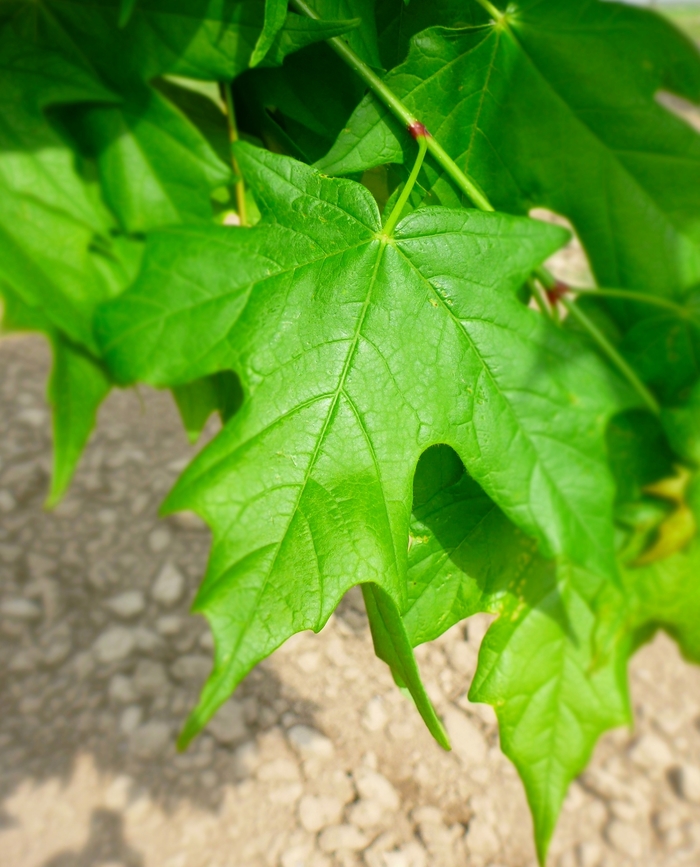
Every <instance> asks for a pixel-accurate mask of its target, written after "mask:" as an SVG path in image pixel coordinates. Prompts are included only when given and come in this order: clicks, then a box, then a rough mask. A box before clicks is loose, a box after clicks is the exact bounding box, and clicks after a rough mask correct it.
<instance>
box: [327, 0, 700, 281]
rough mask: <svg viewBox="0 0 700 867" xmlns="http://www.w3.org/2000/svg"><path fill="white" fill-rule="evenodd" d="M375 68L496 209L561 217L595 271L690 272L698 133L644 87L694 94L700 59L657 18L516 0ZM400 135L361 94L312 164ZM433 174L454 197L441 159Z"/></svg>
mask: <svg viewBox="0 0 700 867" xmlns="http://www.w3.org/2000/svg"><path fill="white" fill-rule="evenodd" d="M470 5H476V3H475V0H472V3H471V4H470ZM496 6H497V7H498V8H499V9H505V7H506V3H505V2H498V3H496ZM385 80H386V83H387V84H388V85H389V87H390V88H391V89H392V90H393V91H394V92H395V93H396V94H397V95H399V96H400V97H402V99H403V100H404V102H405V103H406V105H408V106H409V108H410V109H411V110H412V111H413V112H415V113H416V114H417V116H418V117H420V119H421V120H422V121H423V122H424V123H425V124H426V125H427V126H428V128H429V129H430V130H431V132H432V133H433V134H434V135H436V136H437V137H439V140H440V142H441V144H442V145H443V146H444V147H445V148H446V149H447V150H448V151H449V153H450V155H451V156H452V157H453V158H455V159H456V161H457V162H458V164H459V165H460V167H461V168H462V169H464V170H466V171H467V172H470V173H471V174H472V175H473V176H474V177H475V178H476V179H477V180H478V181H479V182H480V183H481V184H482V185H483V186H484V188H485V189H487V190H488V192H489V196H490V198H491V199H492V201H493V202H494V204H495V206H496V207H497V208H499V209H501V210H506V211H511V212H516V213H521V212H526V211H527V210H528V209H529V208H532V207H534V206H544V207H548V208H550V209H552V210H554V211H556V212H558V213H561V214H564V215H566V216H567V217H569V218H570V219H571V221H572V222H573V223H574V225H575V227H576V229H577V232H578V234H579V236H580V237H581V239H582V241H583V243H584V245H585V247H586V249H587V251H588V253H589V257H590V259H591V262H592V265H593V268H594V271H595V273H596V276H597V278H598V280H599V282H600V283H601V285H608V286H625V287H632V288H637V289H647V290H649V291H654V292H658V293H663V294H669V293H671V292H674V291H676V292H681V291H682V290H684V289H685V288H687V287H688V286H691V285H692V284H693V283H695V282H697V281H698V280H700V222H699V221H698V213H699V212H700V138H699V137H698V136H697V134H696V133H695V132H694V131H693V130H692V129H691V128H690V126H688V125H687V124H686V123H684V122H683V121H682V120H679V119H678V118H676V117H675V116H673V115H672V114H671V113H670V112H668V111H667V110H666V109H665V108H663V107H662V106H661V105H660V104H658V103H657V102H656V101H655V96H656V94H657V92H658V91H659V89H666V90H670V91H673V92H675V93H677V94H679V95H681V96H684V97H685V98H687V99H690V100H694V101H698V100H700V57H699V55H698V52H697V49H696V48H695V47H694V46H693V45H692V44H691V43H690V42H689V41H688V40H687V39H686V38H685V37H684V36H682V35H681V34H680V33H679V32H677V31H675V30H674V29H673V28H672V26H671V25H670V24H668V23H666V22H665V21H664V20H663V19H661V18H660V17H657V16H655V15H654V14H652V13H650V12H647V11H645V10H640V9H633V8H630V7H628V6H623V5H622V4H615V3H608V2H601V0H586V2H583V3H582V2H579V0H566V2H562V0H545V2H542V0H517V2H513V3H508V8H507V11H506V12H505V13H504V14H503V15H502V16H501V17H500V18H499V20H498V21H497V22H495V23H492V24H489V25H486V26H481V27H475V28H471V29H466V30H463V31H461V32H459V31H448V30H442V29H440V28H433V29H429V30H426V31H424V32H423V33H421V34H419V35H418V36H416V37H415V38H414V40H413V43H412V47H411V52H410V54H409V57H408V59H407V60H406V62H405V63H403V64H402V65H400V66H399V67H397V68H396V69H394V70H392V71H391V72H390V73H389V74H388V76H387V77H386V79H385ZM405 147H406V137H405V133H404V131H403V130H401V128H400V125H398V124H397V122H395V121H394V120H393V119H392V118H391V117H390V115H389V113H388V112H387V110H386V109H384V108H382V107H381V106H380V104H379V103H378V102H377V101H376V98H375V97H374V96H369V95H368V96H367V97H366V98H365V100H364V101H363V103H362V104H361V105H360V106H359V107H358V109H357V110H356V111H355V113H354V115H353V116H352V118H351V120H350V122H349V123H348V125H347V129H346V130H344V131H343V132H342V133H341V134H340V136H339V138H338V140H337V142H336V144H335V146H334V147H333V149H332V150H331V152H330V153H329V154H328V156H327V157H326V158H324V159H323V160H322V161H321V162H320V163H319V166H320V167H321V168H322V169H323V170H324V171H327V172H331V173H336V174H344V173H350V172H356V171H362V170H364V169H367V168H369V167H371V166H374V165H380V164H382V163H385V162H402V161H403V160H404V154H405ZM429 188H430V190H431V192H432V194H433V196H434V200H436V201H440V202H442V203H443V204H453V203H455V202H456V201H457V196H456V193H455V191H454V189H453V188H452V186H451V184H450V182H449V180H448V179H447V177H446V176H445V175H443V174H442V173H441V172H440V171H438V170H436V169H433V170H432V172H430V177H429Z"/></svg>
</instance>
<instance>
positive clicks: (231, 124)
mask: <svg viewBox="0 0 700 867" xmlns="http://www.w3.org/2000/svg"><path fill="white" fill-rule="evenodd" d="M223 90H224V97H225V99H226V118H227V120H228V137H229V141H230V142H231V167H232V168H233V171H234V173H235V175H236V178H237V180H236V187H235V190H236V210H237V211H238V219H239V220H240V222H241V226H247V225H248V214H247V211H246V205H245V181H244V180H243V176H242V175H241V170H240V169H239V168H238V162H237V161H236V157H235V154H234V151H233V145H234V144H235V143H236V142H237V141H238V127H237V126H236V112H235V110H234V107H233V94H232V93H231V82H230V81H227V82H226V83H225V84H224V85H223Z"/></svg>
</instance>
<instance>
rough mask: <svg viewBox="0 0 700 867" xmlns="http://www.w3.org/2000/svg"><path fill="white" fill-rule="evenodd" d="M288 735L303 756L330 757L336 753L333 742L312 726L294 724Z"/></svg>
mask: <svg viewBox="0 0 700 867" xmlns="http://www.w3.org/2000/svg"><path fill="white" fill-rule="evenodd" d="M287 737H288V738H289V742H290V744H291V745H292V746H293V747H294V749H295V750H296V751H297V752H298V753H299V755H300V756H301V757H302V758H305V759H306V758H317V759H330V758H332V757H333V754H334V753H335V749H334V747H333V744H332V742H331V741H330V740H329V739H328V738H327V737H326V736H325V735H322V734H321V732H319V731H316V729H313V728H311V727H310V726H304V725H298V726H292V727H291V728H290V729H289V731H288V732H287Z"/></svg>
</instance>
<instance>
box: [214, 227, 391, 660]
mask: <svg viewBox="0 0 700 867" xmlns="http://www.w3.org/2000/svg"><path fill="white" fill-rule="evenodd" d="M365 243H366V242H365ZM375 243H376V242H375ZM378 243H379V249H378V255H377V259H376V261H375V264H374V270H373V272H372V277H371V279H370V281H369V287H368V290H367V295H366V297H365V302H364V304H363V307H362V310H361V312H360V315H359V317H358V322H357V327H356V329H355V334H354V337H353V341H352V344H351V346H350V347H349V349H348V354H347V358H346V360H345V364H344V365H343V369H342V371H341V373H340V376H339V377H338V386H337V388H336V390H335V392H334V393H333V400H332V402H331V404H330V406H329V409H328V412H327V414H326V418H325V420H324V422H323V427H322V429H321V432H320V434H319V436H318V440H317V442H316V446H315V448H314V451H313V454H312V456H311V458H310V460H309V463H308V466H307V468H306V471H305V473H304V478H303V480H302V483H301V485H300V486H299V493H298V496H297V498H296V502H295V503H294V507H293V509H292V510H290V517H289V520H288V521H287V525H286V527H285V528H284V532H283V533H282V534H281V535H280V539H279V542H278V543H277V544H276V546H275V549H274V554H273V558H272V562H271V564H270V566H269V568H268V569H267V570H266V573H265V577H264V579H263V580H262V581H261V582H260V587H259V588H258V592H257V594H256V597H255V603H254V604H253V605H251V607H250V613H249V616H248V618H247V619H246V621H245V623H244V624H243V625H242V626H241V628H240V630H239V634H238V639H237V641H236V643H235V645H234V648H233V650H231V651H230V652H229V654H230V662H229V664H228V665H227V666H226V668H227V671H230V670H231V668H232V667H234V665H235V662H236V657H237V653H238V650H239V649H240V646H241V644H242V642H243V640H244V639H245V637H246V635H247V633H248V630H249V629H250V626H251V624H252V622H253V619H254V617H255V615H256V613H257V609H258V604H259V602H260V599H261V597H262V595H263V593H264V591H265V589H266V587H267V584H268V582H269V580H270V577H271V575H272V573H273V571H274V568H275V564H276V563H277V559H278V557H279V555H280V552H281V550H282V546H283V544H284V542H285V540H286V538H287V535H288V533H289V529H290V527H291V525H292V522H293V521H294V518H295V516H296V514H297V512H298V511H299V506H300V503H301V500H302V497H303V496H304V493H305V491H306V486H307V485H308V483H309V480H310V478H311V473H312V471H313V469H314V467H315V465H316V461H317V459H318V456H319V453H320V450H321V446H322V445H323V442H324V439H325V435H326V432H327V431H328V428H329V426H330V424H331V421H332V420H333V417H334V415H335V412H336V409H337V406H338V402H339V400H340V397H341V395H343V394H345V381H346V379H347V376H348V373H349V371H350V368H351V365H352V361H353V358H354V356H355V353H356V351H357V346H358V343H359V339H360V336H361V332H362V326H363V325H364V322H365V319H366V316H367V312H368V310H369V307H370V304H371V300H372V294H373V291H374V287H375V284H376V281H377V274H378V272H379V266H380V264H381V260H382V257H383V255H384V251H385V249H386V243H385V242H383V241H380V242H378ZM392 543H393V539H392ZM394 556H395V557H396V551H395V548H394ZM397 565H398V564H397ZM319 583H320V582H319ZM321 614H322V610H320V608H319V617H320V616H321ZM316 625H317V626H320V622H317V624H316Z"/></svg>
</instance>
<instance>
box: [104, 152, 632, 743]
mask: <svg viewBox="0 0 700 867" xmlns="http://www.w3.org/2000/svg"><path fill="white" fill-rule="evenodd" d="M237 156H238V159H239V162H240V165H241V169H242V171H243V172H244V174H245V177H246V180H247V182H248V183H250V184H251V185H252V187H253V189H254V191H255V194H256V198H257V200H258V201H259V203H260V206H261V210H262V212H263V220H262V222H261V223H260V224H258V225H257V226H256V227H254V228H252V229H236V228H231V229H227V228H221V227H210V228H205V227H201V228H197V227H193V228H181V229H172V230H167V231H164V232H161V233H157V234H156V235H154V236H153V237H152V238H151V241H150V244H149V248H148V252H147V254H146V258H145V262H144V267H143V270H142V273H141V275H140V277H139V278H138V280H137V281H136V283H135V285H134V286H133V287H132V288H131V289H130V290H129V291H128V292H127V293H125V294H124V295H123V296H121V298H119V299H115V301H113V302H110V303H109V304H107V305H106V306H105V307H104V308H103V309H102V312H101V314H100V315H99V316H98V331H99V334H100V337H101V340H102V345H103V351H104V353H105V358H106V359H107V360H108V363H109V365H110V367H111V370H112V371H113V373H114V375H115V376H116V377H117V378H118V379H119V380H121V381H122V382H131V381H134V380H144V381H146V382H150V383H153V384H155V385H159V386H166V385H167V386H173V385H177V384H178V383H184V382H188V381H190V380H192V379H195V378H197V377H200V376H204V375H207V374H211V373H213V372H215V371H217V370H222V369H227V368H230V369H233V370H235V371H236V372H237V373H238V374H239V376H240V377H241V380H242V383H243V387H244V391H245V393H246V400H245V402H244V404H243V406H242V408H241V410H240V411H239V412H238V413H237V414H236V415H235V416H234V417H233V418H232V419H231V420H230V421H229V423H228V424H227V425H226V427H225V428H224V430H223V431H222V433H221V434H220V435H219V436H218V437H217V438H216V440H215V441H214V442H213V443H212V444H211V445H210V446H209V447H208V448H207V449H205V450H204V452H203V453H202V454H201V455H200V456H199V457H198V458H197V459H196V460H195V462H194V463H193V465H192V466H191V467H190V468H189V469H188V470H187V471H186V472H185V474H184V475H183V477H182V478H181V480H180V481H179V483H178V485H177V486H176V488H175V490H174V491H173V492H172V493H171V495H170V497H169V498H168V500H167V503H166V509H167V510H176V509H185V508H188V509H193V510H195V511H197V512H198V513H199V514H201V515H202V516H203V517H204V518H205V519H206V520H207V521H208V522H209V523H210V524H211V526H212V528H213V533H214V548H213V552H212V555H211V561H210V565H209V571H208V574H207V577H206V579H205V581H204V584H203V586H202V588H201V590H200V593H199V596H198V598H197V601H196V603H195V610H197V611H200V612H202V613H203V614H205V615H206V616H207V618H208V619H209V621H210V623H211V625H212V628H213V631H214V635H215V637H216V660H215V666H214V670H213V673H212V675H211V678H210V680H209V682H208V684H207V685H206V686H205V689H204V692H203V696H202V701H201V703H200V706H199V708H198V709H197V710H196V711H195V713H194V714H193V716H192V718H191V719H190V722H189V724H188V726H187V728H186V731H185V736H184V737H185V739H187V738H188V737H189V736H191V735H192V734H193V733H195V732H196V731H197V730H198V729H199V728H200V727H201V726H202V725H203V724H204V723H205V722H206V720H207V719H208V718H209V716H210V715H211V714H212V713H213V712H214V710H215V709H216V707H217V706H218V705H219V704H220V703H221V702H222V701H224V700H225V699H226V697H227V696H228V695H229V694H230V692H231V691H232V689H233V688H234V687H235V686H236V684H237V683H238V682H239V681H240V680H241V678H242V677H243V676H244V675H245V674H246V673H247V672H248V671H249V670H250V669H251V668H252V666H253V665H255V664H256V663H257V662H258V661H259V660H260V659H261V658H263V657H264V656H266V655H267V654H269V653H270V652H272V650H274V649H275V648H276V647H277V646H279V645H280V644H281V643H282V642H283V641H284V640H285V639H286V638H288V637H289V636H290V635H292V634H293V633H295V632H298V631H300V630H303V629H314V630H318V629H320V628H321V627H322V626H323V624H324V623H325V622H326V620H327V618H328V617H329V615H330V613H331V612H332V611H333V609H334V608H335V606H336V605H337V603H338V601H339V599H340V598H341V596H342V594H343V593H344V592H345V591H346V590H347V589H348V588H349V587H351V586H353V585H356V584H372V585H375V586H376V587H377V588H379V590H380V591H381V592H380V593H379V596H378V597H377V598H378V606H379V609H381V610H378V611H376V612H375V614H376V615H377V616H376V617H375V618H374V625H375V626H376V627H377V628H376V630H375V637H376V639H377V642H378V645H380V648H379V652H380V655H382V656H383V657H384V658H387V656H391V655H392V653H394V657H393V658H394V659H396V654H398V657H401V656H404V657H405V654H406V653H407V652H408V645H407V644H406V645H405V646H403V645H402V646H401V647H398V645H399V644H401V642H400V641H399V642H398V644H396V643H395V645H396V646H395V647H394V650H392V651H391V652H390V651H388V650H387V646H386V642H387V641H388V642H389V643H391V636H392V634H393V633H394V632H395V630H394V627H393V626H392V623H394V624H395V620H396V618H395V613H396V611H397V609H398V610H399V611H400V610H402V609H403V608H404V607H405V604H406V563H407V547H408V546H407V542H408V527H409V518H410V512H411V491H412V481H413V473H414V469H415V467H416V464H417V461H418V458H419V456H420V454H421V453H422V452H423V451H424V450H425V449H426V448H428V447H429V446H431V445H433V444H434V443H440V442H442V443H447V444H449V445H451V446H452V447H453V448H454V449H455V450H456V451H457V453H458V454H459V455H460V457H461V459H462V460H463V461H464V463H465V465H466V466H467V467H468V468H469V471H470V473H471V474H472V476H473V477H474V478H476V479H478V480H479V482H480V483H481V485H482V486H483V488H484V489H485V490H486V491H487V492H488V493H489V495H490V496H491V497H492V498H493V499H494V500H495V501H496V502H497V503H498V504H499V505H500V507H501V508H502V509H503V510H504V512H505V513H507V514H508V515H509V516H510V517H511V519H512V520H513V521H514V522H515V523H516V524H518V525H519V526H520V527H522V528H524V530H525V531H526V532H528V533H529V534H531V535H532V536H533V537H534V538H535V539H537V540H539V542H540V544H541V546H542V549H543V550H544V551H545V552H547V553H549V554H564V553H566V554H568V555H569V556H570V557H571V558H572V559H573V560H574V561H575V562H579V563H581V564H583V565H586V566H588V567H589V568H590V569H592V570H593V571H594V572H596V573H598V574H600V575H606V576H610V575H611V573H612V572H613V571H614V568H615V567H614V562H613V561H614V557H613V544H612V541H613V540H612V525H611V507H612V493H613V488H612V481H611V478H610V476H609V473H608V470H607V468H606V462H605V455H604V445H603V432H604V428H605V425H606V420H607V418H608V416H609V413H610V412H611V411H613V410H614V409H615V407H616V406H618V405H619V400H620V394H619V393H618V386H617V385H616V383H615V382H614V381H613V380H612V379H611V375H610V374H609V372H608V370H607V369H606V368H605V366H604V365H603V363H602V362H600V361H599V359H598V358H597V357H596V356H595V355H594V354H593V353H591V352H590V351H589V350H588V349H587V348H586V347H585V345H584V344H583V343H582V342H579V341H578V339H577V338H576V337H575V336H573V335H571V334H567V333H566V332H564V331H562V330H561V329H557V328H556V327H555V326H553V325H552V324H551V323H550V322H549V321H548V320H546V319H545V318H544V317H542V316H540V315H539V314H537V313H535V312H534V311H532V310H529V309H527V308H526V307H524V306H523V305H522V304H521V303H520V302H519V301H518V300H517V297H516V289H517V288H518V287H519V286H520V284H521V283H522V281H523V280H524V278H525V277H526V276H527V274H528V273H529V272H530V270H531V269H532V268H533V266H535V265H536V263H537V262H539V261H541V260H542V258H543V257H545V256H547V255H548V254H549V253H550V252H551V251H552V250H553V249H555V248H556V247H557V246H558V245H559V244H560V243H561V242H562V240H563V239H564V237H565V235H564V233H562V231H561V230H559V229H557V228H555V227H551V226H546V225H544V224H541V223H537V222H535V221H530V220H527V219H522V218H517V217H510V216H506V215H501V214H483V213H479V212H475V211H464V210H462V211H453V210H449V209H444V208H426V209H423V210H420V211H417V212H415V213H414V214H413V215H411V216H409V217H408V218H406V219H405V220H403V221H402V222H401V223H400V224H399V225H398V227H397V229H396V231H395V233H394V234H393V236H392V237H387V236H386V235H385V234H384V233H383V230H382V225H381V222H380V219H379V214H378V210H377V207H376V204H375V202H374V200H373V198H372V196H371V195H370V194H369V192H368V191H367V190H366V189H365V188H364V187H362V186H360V185H358V184H356V183H354V182H351V181H338V180H332V179H328V178H325V177H324V176H322V175H320V174H319V173H318V172H316V171H314V170H313V169H310V168H308V167H306V166H304V165H302V164H300V163H297V162H296V161H295V160H292V159H290V158H287V157H280V156H276V155H273V154H270V153H268V152H265V151H260V150H258V149H255V148H253V147H251V146H248V145H240V146H239V147H238V149H237ZM382 594H383V595H382ZM377 598H375V601H377ZM389 603H391V604H389ZM392 618H393V619H392ZM379 620H383V624H380V623H379ZM380 627H381V628H380ZM380 633H381V634H380ZM402 640H403V639H402ZM382 647H384V650H382V649H381V648H382ZM389 661H390V660H389ZM398 674H399V676H400V678H401V679H404V677H403V675H402V673H401V672H400V671H399V672H398ZM409 685H410V684H409ZM426 714H427V712H426Z"/></svg>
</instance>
